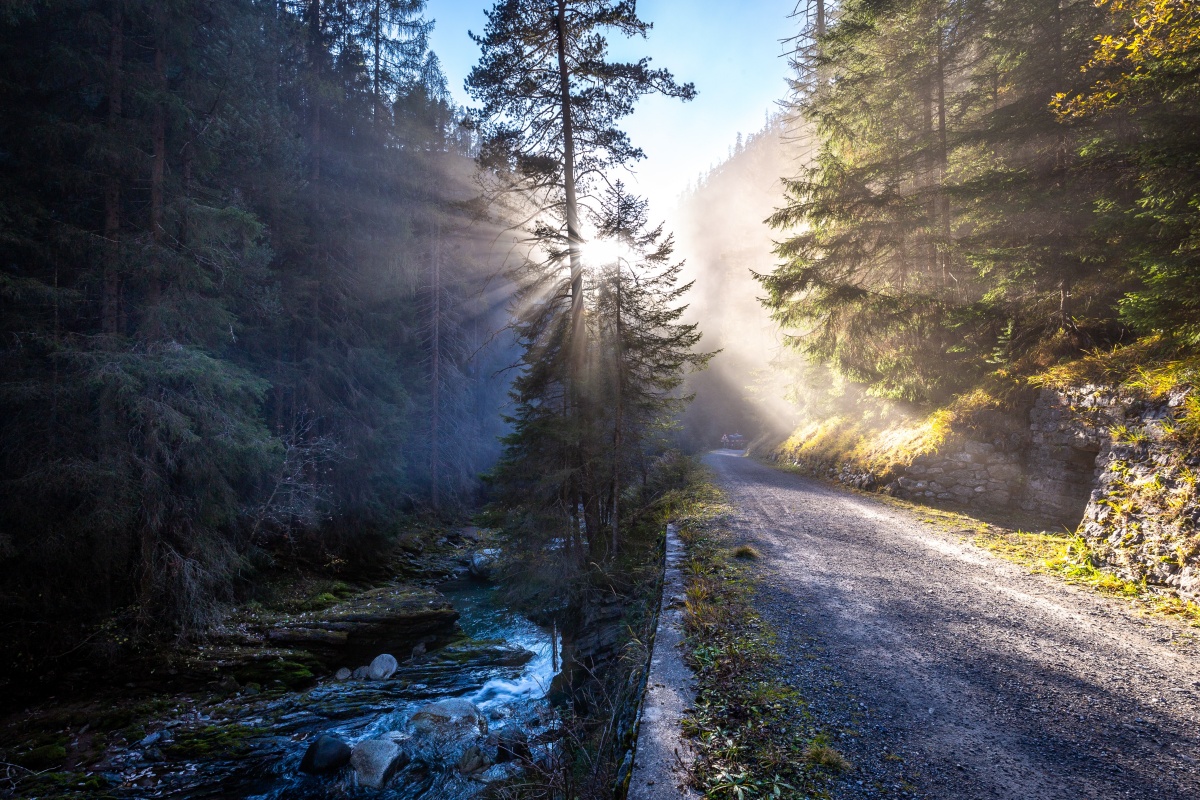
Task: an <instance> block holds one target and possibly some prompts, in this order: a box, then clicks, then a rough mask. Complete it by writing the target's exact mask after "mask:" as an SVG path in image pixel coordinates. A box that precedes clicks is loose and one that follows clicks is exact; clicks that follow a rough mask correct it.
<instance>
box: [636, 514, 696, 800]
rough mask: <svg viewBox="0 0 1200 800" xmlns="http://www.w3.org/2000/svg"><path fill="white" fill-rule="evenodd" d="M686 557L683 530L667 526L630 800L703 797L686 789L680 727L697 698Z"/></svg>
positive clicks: (687, 755)
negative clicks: (686, 641) (688, 638)
mask: <svg viewBox="0 0 1200 800" xmlns="http://www.w3.org/2000/svg"><path fill="white" fill-rule="evenodd" d="M683 557H684V551H683V542H681V541H680V539H679V532H678V530H677V529H676V527H675V526H674V525H668V526H667V544H666V569H665V571H664V576H663V591H662V600H661V601H660V606H659V611H658V627H657V629H656V631H655V634H654V650H653V654H652V655H651V658H650V674H649V676H648V678H647V681H646V697H645V701H644V704H643V706H642V713H641V725H640V727H639V730H638V738H637V747H636V749H635V751H634V753H635V755H634V763H633V776H632V778H631V780H630V782H629V795H628V800H675V799H677V798H699V797H700V794H699V792H697V791H695V790H694V789H691V788H689V787H688V786H687V781H688V776H689V773H690V771H691V765H692V762H693V761H694V760H695V753H694V751H693V750H692V745H691V742H689V741H688V740H687V739H685V738H684V736H683V728H682V726H681V724H680V720H682V718H683V715H684V712H685V711H687V710H688V709H690V708H691V707H692V703H693V702H694V701H695V698H696V689H695V680H694V676H693V675H692V671H691V670H690V669H689V668H688V666H687V665H686V664H685V663H684V662H683V652H682V646H683V598H684V585H683V573H682V572H681V570H680V569H679V564H680V562H682V561H683Z"/></svg>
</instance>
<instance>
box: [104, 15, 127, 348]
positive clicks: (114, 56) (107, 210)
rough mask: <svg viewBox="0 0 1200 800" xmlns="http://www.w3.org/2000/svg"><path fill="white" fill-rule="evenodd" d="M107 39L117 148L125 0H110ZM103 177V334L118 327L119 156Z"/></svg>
mask: <svg viewBox="0 0 1200 800" xmlns="http://www.w3.org/2000/svg"><path fill="white" fill-rule="evenodd" d="M108 36H109V39H108V87H107V92H108V121H107V126H108V136H109V147H110V148H115V147H117V144H116V142H117V138H118V136H119V132H118V130H117V129H118V126H119V125H120V122H121V112H122V103H121V100H122V94H123V92H124V86H123V80H122V78H123V77H124V69H125V66H124V62H125V0H113V4H112V13H111V17H110V19H109V35H108ZM107 170H108V175H107V177H106V178H105V180H104V289H103V295H102V297H101V304H100V324H101V329H102V330H103V331H104V332H105V333H116V332H117V331H118V330H119V329H120V315H121V273H120V263H119V262H120V257H121V244H120V237H121V177H120V171H121V159H120V157H119V156H117V155H116V154H115V153H114V154H110V156H109V159H108V165H107Z"/></svg>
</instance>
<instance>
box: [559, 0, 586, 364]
mask: <svg viewBox="0 0 1200 800" xmlns="http://www.w3.org/2000/svg"><path fill="white" fill-rule="evenodd" d="M557 2H558V16H557V18H556V20H555V22H556V30H557V31H558V81H559V94H560V97H559V102H560V104H561V106H562V131H563V189H564V191H565V194H566V212H567V213H566V217H567V249H568V251H569V253H570V260H571V365H572V368H573V369H572V372H573V375H572V377H573V379H574V380H575V381H577V380H578V379H579V377H580V374H579V373H580V372H582V367H583V357H584V353H585V347H584V338H583V337H584V326H583V254H582V252H581V251H580V246H581V244H582V243H583V237H582V235H581V231H580V229H579V201H578V198H577V197H576V193H575V192H576V190H575V129H574V123H573V121H572V118H571V77H570V72H569V70H568V65H567V2H566V0H557Z"/></svg>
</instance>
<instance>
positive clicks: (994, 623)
mask: <svg viewBox="0 0 1200 800" xmlns="http://www.w3.org/2000/svg"><path fill="white" fill-rule="evenodd" d="M705 462H706V463H707V464H708V465H709V466H710V467H711V468H712V469H713V470H714V472H715V473H716V476H717V481H718V484H719V485H720V486H721V487H722V489H724V491H725V492H726V494H727V496H728V499H729V501H730V503H731V505H732V506H733V508H734V512H733V516H732V520H731V525H730V529H731V531H732V533H733V535H734V538H735V540H736V541H737V542H738V543H741V542H747V543H750V544H753V545H754V546H755V547H756V548H758V549H759V550H760V551H761V552H762V555H763V557H762V559H761V561H759V562H758V565H757V566H756V567H755V569H756V570H757V571H758V572H759V578H760V581H759V588H758V593H757V598H756V602H757V603H758V606H759V610H760V611H761V613H762V614H763V616H764V617H765V618H766V619H767V620H768V621H769V622H770V623H771V624H772V625H773V626H774V627H775V629H776V630H777V631H778V633H779V645H780V649H781V652H782V655H783V663H782V664H781V666H780V669H781V670H782V671H784V673H785V674H784V676H783V678H784V679H785V680H786V681H788V682H790V683H793V684H794V685H796V686H797V687H798V688H799V689H800V690H801V692H802V694H803V695H804V696H805V697H806V698H807V699H808V701H809V711H810V713H811V714H812V715H813V716H814V717H816V718H817V720H818V721H819V722H820V723H821V724H823V725H824V726H825V727H826V729H827V730H830V731H833V732H835V733H837V734H838V735H837V738H836V739H835V745H836V746H837V748H838V749H839V750H841V751H842V752H843V753H845V754H846V755H847V756H848V757H849V758H850V760H851V762H852V763H853V764H854V768H853V769H852V770H851V771H849V772H848V773H845V774H844V775H843V776H842V777H841V778H839V779H838V782H837V784H836V786H835V787H834V789H833V796H834V797H835V798H858V797H920V798H948V799H949V798H954V800H965V799H968V798H989V800H990V799H991V798H1011V800H1042V799H1043V798H1044V799H1045V800H1075V798H1104V799H1105V800H1110V799H1111V798H1145V800H1196V799H1197V798H1200V762H1198V760H1200V647H1198V646H1197V643H1196V636H1195V635H1194V633H1193V632H1191V631H1189V629H1187V628H1185V627H1183V626H1182V625H1179V624H1177V623H1173V622H1158V621H1149V620H1146V619H1142V618H1139V617H1138V616H1136V614H1135V612H1134V611H1133V610H1132V609H1131V608H1130V607H1129V606H1128V604H1124V603H1122V602H1120V601H1117V600H1110V599H1107V598H1104V597H1101V596H1099V595H1096V594H1094V593H1091V592H1088V591H1086V590H1082V589H1075V588H1073V587H1071V586H1068V585H1065V584H1063V583H1061V582H1060V581H1056V580H1054V579H1052V578H1049V577H1043V576H1037V575H1030V574H1028V573H1026V572H1025V571H1024V570H1022V569H1021V568H1019V567H1017V566H1016V565H1014V564H1011V563H1009V562H1006V561H1003V560H1000V559H998V558H995V557H993V556H991V555H990V554H988V553H986V552H985V551H982V550H979V549H978V548H975V547H973V546H971V545H969V544H965V543H964V542H963V541H961V540H960V537H958V536H955V535H954V534H953V533H952V532H948V531H945V530H942V529H939V528H937V527H935V526H933V525H930V524H927V523H924V522H922V521H921V520H920V518H919V516H918V515H916V514H914V513H913V512H909V511H905V510H902V509H897V508H893V507H891V506H889V505H887V504H886V503H884V502H883V501H882V500H880V499H875V498H871V497H866V496H861V495H856V494H851V493H847V492H844V491H841V490H838V489H835V488H832V487H830V486H827V485H824V484H821V483H819V482H815V481H811V480H807V479H804V478H800V477H797V476H795V475H791V474H788V473H784V472H781V471H779V470H775V469H772V468H770V467H767V466H764V465H762V464H759V463H757V462H755V461H753V460H751V459H749V458H744V457H742V456H741V453H740V452H735V451H730V450H718V451H715V452H713V453H710V454H709V455H708V456H706V458H705Z"/></svg>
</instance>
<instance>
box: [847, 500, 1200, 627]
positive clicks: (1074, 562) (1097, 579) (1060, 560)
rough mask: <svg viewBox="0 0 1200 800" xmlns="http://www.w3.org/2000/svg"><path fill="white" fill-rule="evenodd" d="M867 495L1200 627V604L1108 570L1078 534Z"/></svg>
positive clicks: (1032, 567) (1042, 570) (1015, 558)
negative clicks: (1031, 528)
mask: <svg viewBox="0 0 1200 800" xmlns="http://www.w3.org/2000/svg"><path fill="white" fill-rule="evenodd" d="M843 488H844V487H843ZM864 494H870V495H871V496H872V497H878V498H880V499H882V500H884V501H885V502H887V503H888V504H889V505H892V506H895V507H898V508H903V509H905V510H908V511H911V512H913V513H914V514H916V515H917V516H918V517H920V518H921V521H922V522H926V523H929V524H932V525H934V526H936V527H938V528H940V529H941V530H943V531H944V532H948V533H951V534H954V535H958V536H960V537H961V538H962V539H963V540H964V541H966V542H969V543H970V544H973V545H975V546H976V547H978V548H980V549H982V550H987V551H988V552H989V553H992V554H993V555H996V556H999V557H1000V558H1003V559H1005V560H1007V561H1011V562H1013V563H1016V564H1019V565H1021V566H1022V567H1024V568H1025V569H1027V570H1029V571H1030V572H1033V573H1037V574H1042V575H1050V576H1053V577H1055V578H1058V579H1060V580H1062V581H1064V582H1066V583H1069V584H1072V585H1074V586H1080V587H1084V588H1087V589H1090V590H1092V591H1094V592H1097V593H1099V594H1102V595H1105V596H1106V597H1113V598H1117V599H1120V600H1124V601H1125V602H1127V603H1129V604H1130V605H1132V606H1133V607H1134V608H1136V609H1137V610H1138V611H1139V612H1141V613H1143V614H1145V615H1147V616H1151V617H1158V618H1171V619H1176V620H1178V621H1180V622H1182V623H1184V624H1185V625H1188V626H1190V627H1193V628H1200V605H1197V604H1195V603H1193V602H1190V601H1188V600H1185V599H1183V598H1181V597H1179V596H1177V595H1175V594H1172V593H1171V592H1168V591H1165V590H1162V589H1156V588H1154V587H1150V586H1147V585H1146V584H1145V583H1141V582H1135V581H1131V580H1127V579H1125V578H1122V577H1121V576H1120V575H1117V574H1115V573H1113V572H1110V571H1108V570H1105V569H1103V568H1102V567H1101V566H1100V561H1099V559H1098V558H1097V557H1096V555H1095V554H1094V553H1093V552H1092V549H1091V547H1090V546H1089V545H1088V543H1087V541H1086V540H1085V539H1084V538H1083V537H1082V536H1079V535H1078V534H1076V533H1073V532H1070V531H1066V530H1063V531H1035V530H1023V529H1022V527H1021V526H1020V525H1016V524H1012V525H1010V524H1005V523H1004V522H1003V521H1000V520H990V519H989V520H984V519H980V518H979V517H975V516H971V515H970V514H966V513H963V512H960V511H952V510H949V509H944V508H934V507H931V506H923V505H919V504H916V503H911V502H909V501H907V500H900V499H898V498H894V497H887V496H886V495H879V494H874V493H865V492H864Z"/></svg>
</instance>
